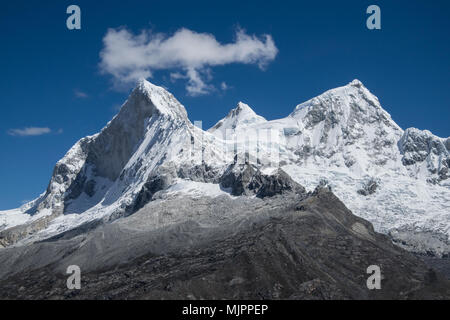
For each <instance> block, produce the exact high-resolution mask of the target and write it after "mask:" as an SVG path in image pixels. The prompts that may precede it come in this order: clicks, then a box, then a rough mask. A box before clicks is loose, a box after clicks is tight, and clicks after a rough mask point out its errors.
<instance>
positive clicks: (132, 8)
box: [0, 0, 450, 210]
mask: <svg viewBox="0 0 450 320" xmlns="http://www.w3.org/2000/svg"><path fill="white" fill-rule="evenodd" d="M71 4H76V5H78V6H80V8H81V12H82V19H81V23H82V25H81V26H82V29H81V30H71V31H70V30H68V29H67V28H66V19H67V17H68V15H67V14H66V8H67V7H68V6H69V5H71ZM371 4H377V5H378V6H379V7H380V8H381V19H382V22H381V26H382V29H381V30H368V29H367V28H366V19H367V16H368V15H367V14H366V13H365V11H366V8H367V7H368V6H369V5H371ZM449 18H450V3H449V2H448V1H438V0H436V1H432V2H427V1H400V0H399V1H364V0H354V1H350V0H348V1H321V0H317V1H245V2H244V1H233V0H231V1H230V0H228V1H171V2H168V1H137V0H128V1H120V2H119V1H100V0H98V1H85V0H72V1H62V0H58V1H56V0H55V1H39V2H38V1H22V0H17V1H14V2H13V1H8V2H6V1H4V2H2V4H1V11H0V39H1V41H2V46H1V47H2V50H0V70H1V75H2V76H1V77H0V96H1V100H0V106H1V117H0V147H1V150H2V151H1V157H0V177H1V183H0V210H1V209H10V208H14V207H17V206H19V205H20V204H21V203H22V202H23V201H26V200H31V199H33V198H35V197H37V196H38V195H39V193H41V192H43V191H44V190H45V188H46V187H47V184H48V181H49V178H50V176H51V173H52V170H53V166H54V164H55V163H56V162H57V161H58V160H59V159H60V158H61V157H62V156H63V155H64V154H65V152H66V151H67V150H68V149H69V148H70V147H71V146H72V145H73V144H74V143H75V142H76V141H77V140H78V139H80V138H81V137H83V136H86V135H90V134H94V133H96V132H98V131H99V130H100V129H101V128H102V127H103V126H104V125H105V124H106V123H107V122H108V121H109V120H110V119H111V118H112V117H113V115H114V114H115V113H116V112H117V108H118V107H119V106H120V105H121V104H122V103H123V102H124V100H125V99H126V97H127V95H128V92H129V88H128V87H126V86H120V90H118V86H117V79H116V78H114V77H113V76H111V74H108V71H107V72H106V73H105V70H104V68H102V67H101V66H100V62H101V58H100V52H101V51H102V49H104V42H103V39H104V37H105V35H106V34H107V32H108V29H110V28H113V30H124V28H126V30H127V32H128V33H129V34H130V35H133V37H134V36H137V35H139V34H140V33H141V32H142V30H152V33H151V34H157V33H162V34H165V36H162V37H165V39H167V38H170V37H171V36H172V35H173V34H174V33H175V32H176V31H177V30H180V29H181V28H186V29H187V30H191V31H192V32H196V33H200V34H202V33H208V34H210V35H212V36H213V37H215V39H216V41H217V42H218V43H220V44H227V43H233V42H234V41H235V40H236V31H237V30H240V29H243V30H245V34H246V35H248V36H250V37H251V36H252V35H255V36H256V38H255V39H259V40H260V41H264V40H263V38H262V37H263V35H264V34H267V35H270V36H271V39H273V41H274V44H275V46H276V48H277V50H278V51H277V54H276V56H275V57H274V59H269V60H270V61H266V66H265V67H264V68H260V67H258V62H261V61H256V62H255V63H248V64H246V63H232V62H230V63H224V64H223V65H220V64H219V65H213V66H209V67H208V66H207V67H206V68H204V69H203V71H202V72H203V73H202V74H201V76H202V81H204V82H205V83H206V84H207V85H208V86H209V88H211V87H214V89H212V90H210V92H209V94H203V95H197V96H192V95H191V94H189V92H188V91H187V90H186V84H187V79H185V78H183V79H178V80H177V81H173V77H172V78H171V76H170V75H171V74H181V75H184V77H185V76H186V75H185V74H184V73H183V72H185V71H186V70H185V69H183V68H181V67H178V66H177V65H176V64H174V65H172V66H171V67H170V68H168V69H161V70H151V71H152V78H151V79H149V80H150V81H152V82H153V83H155V84H158V85H163V86H165V87H167V88H168V89H169V90H170V91H171V92H172V93H173V94H174V95H175V96H176V97H177V98H178V99H179V100H180V101H181V102H182V103H183V104H184V105H185V106H186V108H187V110H188V113H189V116H190V118H191V120H202V121H203V124H204V127H209V126H212V125H213V124H214V123H215V122H216V121H218V120H219V119H220V118H222V117H223V116H225V115H226V114H227V112H228V111H229V109H231V108H232V107H234V106H235V105H236V103H237V102H238V101H243V102H245V103H247V104H249V105H250V106H251V107H252V108H253V109H254V110H255V111H256V112H257V113H258V114H260V115H262V116H264V117H266V118H267V119H274V118H279V117H284V116H286V115H288V114H289V113H290V112H291V111H292V110H293V109H294V107H295V106H296V105H297V104H299V103H301V102H303V101H305V100H307V99H309V98H311V97H313V96H316V95H318V94H320V93H321V92H323V91H325V90H328V89H331V88H334V87H337V86H341V85H344V84H346V83H348V82H350V81H351V80H353V79H354V78H358V79H360V80H361V81H362V82H363V83H364V84H365V85H366V86H367V87H368V88H369V89H370V90H371V91H372V92H373V93H374V94H375V95H377V96H378V98H379V99H380V101H381V103H382V105H383V107H384V108H385V109H386V110H387V111H388V112H389V113H391V115H392V117H393V119H394V120H395V121H396V122H397V123H398V124H399V125H400V126H402V127H403V128H407V127H418V128H420V129H429V130H430V131H432V132H433V133H435V134H437V135H439V136H442V137H448V136H449V135H450V129H449V125H448V124H449V119H450V81H449V79H450V66H449V60H450V41H449V31H450V19H449ZM119 28H122V29H119ZM151 34H150V36H149V37H151ZM109 70H110V69H109ZM102 71H103V72H102ZM222 82H224V83H226V84H227V87H228V88H227V89H226V90H222V88H221V84H222ZM25 128H35V129H25ZM37 128H39V129H37ZM14 130H15V131H14ZM18 130H22V131H18Z"/></svg>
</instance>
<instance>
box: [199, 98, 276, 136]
mask: <svg viewBox="0 0 450 320" xmlns="http://www.w3.org/2000/svg"><path fill="white" fill-rule="evenodd" d="M265 122H267V120H266V119H264V118H263V117H261V116H259V115H257V114H256V113H255V112H254V111H253V110H252V109H251V108H250V107H249V106H248V105H247V104H245V103H243V102H239V103H238V105H237V106H236V108H235V109H232V110H231V111H230V113H228V115H227V116H226V117H225V118H223V119H222V120H220V121H219V122H217V123H216V124H215V125H214V126H213V127H212V128H211V129H209V130H208V132H209V133H212V134H213V135H215V136H217V137H218V138H221V139H224V138H225V137H226V133H227V130H228V131H229V132H233V131H234V130H245V128H246V127H249V126H251V125H254V124H261V123H265Z"/></svg>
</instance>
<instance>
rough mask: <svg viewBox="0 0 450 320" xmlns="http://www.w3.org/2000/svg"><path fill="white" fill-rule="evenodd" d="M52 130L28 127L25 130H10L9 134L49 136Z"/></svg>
mask: <svg viewBox="0 0 450 320" xmlns="http://www.w3.org/2000/svg"><path fill="white" fill-rule="evenodd" d="M51 131H52V130H51V129H50V128H38V127H28V128H23V129H10V130H8V134H9V135H10V136H21V137H27V136H40V135H43V134H48V133H50V132H51Z"/></svg>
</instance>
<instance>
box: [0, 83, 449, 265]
mask: <svg viewBox="0 0 450 320" xmlns="http://www.w3.org/2000/svg"><path fill="white" fill-rule="evenodd" d="M449 149H450V139H449V138H447V139H444V138H440V137H437V136H435V135H433V134H432V133H431V132H429V131H426V130H425V131H421V130H418V129H415V128H409V129H406V130H403V129H402V128H400V127H399V126H398V125H397V124H396V123H395V122H394V121H393V120H392V118H391V116H390V115H389V114H388V113H387V112H386V111H385V110H384V109H383V108H382V107H381V105H380V103H379V101H378V99H377V97H375V96H374V95H373V94H372V93H371V92H370V91H369V90H368V89H367V88H365V87H364V85H363V84H362V83H361V82H360V81H359V80H354V81H352V82H351V83H349V84H348V85H346V86H343V87H339V88H336V89H332V90H329V91H327V92H325V93H323V94H321V95H319V96H318V97H315V98H313V99H311V100H309V101H307V102H305V103H302V104H300V105H298V106H297V107H295V109H294V111H293V112H292V113H291V114H289V115H288V116H287V117H286V118H283V119H278V120H271V121H267V120H266V119H265V118H263V117H261V116H259V115H257V114H256V113H255V112H254V111H253V110H252V109H251V108H250V107H249V106H248V105H246V104H245V103H242V102H239V103H238V105H237V107H236V108H235V109H233V110H231V111H230V112H229V114H228V115H227V116H226V117H225V118H224V119H222V120H220V121H219V122H218V123H217V124H216V125H214V126H213V127H212V128H211V129H209V130H207V131H203V130H202V129H201V128H199V127H198V126H194V125H193V124H192V123H191V121H190V120H189V119H188V116H187V113H186V110H185V108H184V107H183V106H182V105H181V104H180V102H178V100H177V99H176V98H175V97H174V96H173V95H172V94H170V93H169V92H168V91H167V90H165V89H164V88H162V87H158V86H155V85H153V84H151V83H150V82H148V81H145V80H143V81H141V82H139V84H138V85H137V87H136V88H135V89H134V90H133V92H132V93H131V95H130V97H129V98H128V100H127V101H126V102H125V103H124V104H123V106H122V107H121V110H120V112H119V113H118V114H117V115H116V116H115V117H114V118H113V119H112V120H111V121H110V122H109V123H108V124H107V125H106V126H105V127H104V128H103V129H102V130H101V132H100V133H98V134H95V135H93V136H88V137H85V138H83V139H81V140H79V141H78V142H77V143H76V144H75V145H74V146H73V147H72V148H71V149H70V150H69V151H68V152H67V154H66V155H65V156H64V157H63V158H62V159H61V160H60V161H58V163H57V164H56V166H55V168H54V171H53V175H52V177H51V180H50V183H49V185H48V188H47V190H46V191H45V192H44V193H43V194H42V195H41V196H40V197H39V198H37V199H36V200H34V201H31V202H30V203H27V204H25V205H24V206H22V207H21V208H18V209H15V210H9V211H3V212H0V244H1V245H2V246H4V247H6V246H9V245H12V244H19V245H20V244H26V243H31V242H35V241H40V240H43V239H46V238H49V237H52V236H55V235H58V234H61V233H63V232H66V231H69V230H70V229H73V228H75V227H78V226H80V225H82V224H85V223H89V222H92V221H96V220H99V219H101V220H102V221H112V220H115V219H117V218H119V217H123V216H128V215H130V214H132V213H134V212H135V211H136V210H138V209H140V208H142V207H143V206H145V205H146V204H147V203H148V202H150V201H152V200H153V198H155V194H157V193H158V192H159V193H180V194H183V193H190V194H199V195H201V194H204V195H209V196H216V195H220V194H229V195H230V196H233V195H231V194H230V193H229V190H228V189H227V188H226V187H224V186H223V182H222V180H223V177H224V175H225V173H226V172H227V170H229V166H230V164H232V163H236V162H241V163H242V164H245V163H249V164H251V165H253V166H254V168H255V170H258V171H261V172H263V173H265V174H267V175H270V174H272V173H273V172H277V171H278V169H281V170H282V171H283V172H284V173H286V174H288V175H289V176H290V177H291V178H292V179H293V180H294V181H296V182H297V183H299V184H301V185H302V186H304V187H305V188H306V189H307V190H310V191H312V190H314V188H315V187H316V186H318V185H329V186H330V187H331V188H332V190H333V192H334V193H335V194H336V195H337V196H338V197H339V198H340V199H341V200H342V201H343V202H344V203H345V204H346V205H347V206H348V208H349V209H351V210H352V212H353V213H355V214H356V215H358V216H360V217H362V218H365V219H367V220H369V221H370V222H371V223H373V224H374V226H375V230H377V231H379V232H382V233H385V234H389V235H390V236H391V237H392V238H393V240H394V241H395V242H396V243H397V244H399V245H401V246H403V247H405V248H407V249H409V250H412V251H415V252H428V253H431V254H433V255H437V256H446V255H448V253H449V248H450V247H449V244H450V241H449V239H450V238H449V236H450V220H449V219H450V201H449V200H450V180H449V177H450V172H449V167H450V153H449ZM235 170H236V168H235Z"/></svg>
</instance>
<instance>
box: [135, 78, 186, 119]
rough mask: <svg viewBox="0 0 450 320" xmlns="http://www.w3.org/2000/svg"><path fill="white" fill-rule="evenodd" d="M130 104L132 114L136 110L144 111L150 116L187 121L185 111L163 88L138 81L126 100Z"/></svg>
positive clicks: (145, 81) (143, 80) (144, 81)
mask: <svg viewBox="0 0 450 320" xmlns="http://www.w3.org/2000/svg"><path fill="white" fill-rule="evenodd" d="M128 102H131V105H133V107H132V109H133V110H132V112H136V108H137V109H145V110H147V111H150V114H154V113H157V114H163V115H166V116H169V117H171V118H179V117H181V118H183V119H185V120H187V113H186V109H185V108H184V107H183V105H181V103H180V102H179V101H178V100H177V99H176V98H175V97H174V96H173V95H172V94H171V93H170V92H168V91H167V90H166V89H165V88H163V87H160V86H157V85H154V84H153V83H151V82H149V81H147V80H145V79H140V80H139V81H138V83H137V85H136V87H135V88H134V90H133V92H132V93H131V95H130V98H129V99H128Z"/></svg>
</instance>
